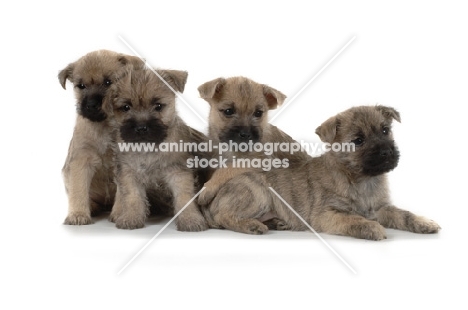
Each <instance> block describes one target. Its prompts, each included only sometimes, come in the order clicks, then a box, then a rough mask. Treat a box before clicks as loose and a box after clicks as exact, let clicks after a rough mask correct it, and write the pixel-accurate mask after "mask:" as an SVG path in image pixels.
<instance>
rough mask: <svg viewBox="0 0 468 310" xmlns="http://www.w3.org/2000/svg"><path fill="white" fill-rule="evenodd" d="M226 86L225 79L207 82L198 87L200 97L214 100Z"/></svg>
mask: <svg viewBox="0 0 468 310" xmlns="http://www.w3.org/2000/svg"><path fill="white" fill-rule="evenodd" d="M225 84H226V79H225V78H217V79H214V80H212V81H209V82H206V83H204V84H202V85H200V86H199V87H198V92H199V93H200V97H202V98H203V99H212V98H214V97H215V96H216V94H219V93H220V92H221V90H222V89H223V86H224V85H225Z"/></svg>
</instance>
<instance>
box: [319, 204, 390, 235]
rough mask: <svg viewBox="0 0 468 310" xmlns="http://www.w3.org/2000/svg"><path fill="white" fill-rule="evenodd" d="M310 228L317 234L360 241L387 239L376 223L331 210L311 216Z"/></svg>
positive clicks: (381, 227)
mask: <svg viewBox="0 0 468 310" xmlns="http://www.w3.org/2000/svg"><path fill="white" fill-rule="evenodd" d="M312 227H314V228H315V229H316V230H317V231H319V232H324V233H328V234H334V235H342V236H351V237H355V238H360V239H368V240H382V239H386V238H387V236H386V233H385V229H384V227H383V226H382V225H380V224H379V223H377V222H376V221H371V220H368V219H366V218H364V217H362V216H360V215H356V214H350V213H347V212H342V211H338V210H336V209H333V208H327V209H325V210H323V211H322V212H320V213H318V214H315V215H313V218H312Z"/></svg>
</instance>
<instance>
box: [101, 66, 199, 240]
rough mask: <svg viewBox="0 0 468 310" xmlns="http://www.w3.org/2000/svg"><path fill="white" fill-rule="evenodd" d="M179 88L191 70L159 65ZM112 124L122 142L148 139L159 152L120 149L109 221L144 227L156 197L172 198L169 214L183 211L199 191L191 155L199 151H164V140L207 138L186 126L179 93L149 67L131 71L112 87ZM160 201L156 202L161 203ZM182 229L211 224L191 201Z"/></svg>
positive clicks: (181, 217) (183, 215) (179, 225)
mask: <svg viewBox="0 0 468 310" xmlns="http://www.w3.org/2000/svg"><path fill="white" fill-rule="evenodd" d="M157 72H158V74H159V75H160V76H161V77H162V78H163V79H164V80H165V81H166V82H167V83H168V84H169V85H170V86H171V88H172V89H173V90H175V91H178V92H183V90H184V88H185V83H186V81H187V72H185V71H176V70H157ZM113 92H114V93H113V99H112V105H113V109H114V112H113V113H114V117H113V121H112V126H113V128H114V129H115V130H116V132H117V142H118V143H119V144H122V143H145V144H152V145H154V146H155V150H154V151H147V152H121V151H119V150H116V170H115V171H116V172H115V173H116V183H117V194H116V199H115V204H114V206H113V208H112V212H111V215H110V220H111V221H113V222H115V224H116V226H117V227H118V228H122V229H136V228H141V227H143V226H144V224H145V221H146V218H147V216H148V214H149V206H150V205H153V204H155V202H154V200H153V199H152V198H154V197H156V198H159V200H162V201H166V202H169V205H170V207H171V208H172V209H171V210H170V213H172V214H173V213H174V211H175V212H179V211H180V210H181V209H182V208H183V207H184V206H185V205H186V204H187V203H188V202H189V201H190V200H191V199H192V198H193V197H194V196H195V193H196V192H195V182H196V180H195V176H194V171H192V170H191V169H189V168H188V167H187V160H188V159H190V158H192V157H194V154H195V153H190V152H184V151H181V150H179V152H163V151H161V150H158V147H160V146H161V143H163V142H164V143H166V144H170V143H175V144H179V143H180V142H181V141H182V142H184V143H202V142H205V143H206V142H207V140H206V139H207V138H206V136H205V135H203V134H202V133H200V132H198V131H196V130H194V129H192V128H190V127H189V126H187V125H186V124H185V123H184V122H183V120H182V119H181V118H180V117H179V116H178V115H177V112H176V106H175V104H176V103H175V98H176V95H175V93H174V92H173V91H172V90H171V89H170V88H169V87H168V86H167V85H166V84H165V83H164V82H163V81H162V80H161V79H160V78H159V77H158V76H157V75H156V74H154V72H152V71H151V70H149V69H143V70H130V71H129V72H128V74H127V75H126V76H125V77H124V78H122V79H121V80H120V81H119V82H117V83H115V85H114V86H113ZM156 203H157V202H156ZM176 224H177V229H178V230H182V231H201V230H206V229H207V228H208V226H207V224H206V222H205V219H204V218H203V216H202V214H201V213H200V210H199V209H198V206H197V205H196V204H195V203H194V202H191V203H190V204H189V205H188V207H187V208H186V209H185V210H184V211H183V212H182V213H181V214H180V215H179V216H178V218H177V221H176Z"/></svg>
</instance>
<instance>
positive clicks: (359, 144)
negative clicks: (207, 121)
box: [209, 106, 440, 240]
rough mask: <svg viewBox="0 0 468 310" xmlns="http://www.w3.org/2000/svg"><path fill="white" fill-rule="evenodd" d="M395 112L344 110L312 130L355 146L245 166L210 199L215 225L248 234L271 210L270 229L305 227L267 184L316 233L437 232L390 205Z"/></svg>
mask: <svg viewBox="0 0 468 310" xmlns="http://www.w3.org/2000/svg"><path fill="white" fill-rule="evenodd" d="M392 120H397V121H400V115H399V113H398V112H397V111H396V110H394V109H393V108H390V107H384V106H361V107H354V108H351V109H349V110H346V111H344V112H342V113H340V114H338V115H336V116H334V117H332V118H330V119H328V120H327V121H326V122H324V123H323V124H322V125H321V126H319V127H318V128H317V130H316V133H317V134H318V135H319V137H320V139H321V140H322V141H324V142H327V143H345V142H346V143H349V146H354V147H355V151H354V152H349V151H343V150H342V151H340V152H333V151H330V152H327V153H325V154H324V155H322V156H321V157H317V158H311V159H310V160H309V161H308V162H306V163H304V164H303V165H302V166H300V167H296V168H291V169H284V170H283V171H279V170H272V171H270V172H266V173H256V172H249V173H246V174H243V175H240V176H237V177H236V178H234V179H232V180H230V181H229V182H228V183H226V185H225V186H223V187H222V188H221V189H220V190H219V193H218V195H217V196H216V197H215V199H214V200H213V202H212V204H211V206H210V208H209V215H210V217H211V218H210V221H214V222H216V223H217V224H218V226H219V227H224V228H227V229H231V230H234V231H239V232H243V233H249V234H263V233H265V232H267V231H268V228H267V227H266V226H265V225H264V224H262V223H261V222H260V221H258V218H260V217H261V216H262V215H263V214H264V213H266V212H273V213H274V214H275V216H276V217H277V218H278V219H280V220H281V223H280V225H279V226H278V227H276V229H284V230H285V229H290V230H304V229H306V226H305V225H304V224H303V222H302V221H301V220H300V219H299V218H298V217H297V216H296V215H294V214H293V212H292V211H291V210H290V209H289V208H288V207H287V206H286V205H285V204H284V203H283V202H282V201H281V200H280V199H279V198H278V197H277V196H276V195H275V194H274V193H273V192H272V191H271V190H270V189H269V187H270V186H271V187H272V188H273V189H274V190H275V191H276V192H277V193H278V194H279V195H280V196H281V197H282V198H283V199H284V200H285V201H286V202H288V204H290V206H291V207H293V208H294V209H295V211H296V212H297V213H298V214H299V215H300V216H301V217H302V218H303V219H304V220H305V221H307V223H308V224H310V225H311V226H312V227H313V228H314V229H315V230H316V231H317V232H325V233H329V234H337V235H344V236H352V237H355V238H362V239H369V240H381V239H385V238H386V233H385V229H384V227H387V228H394V229H400V230H407V231H411V232H415V233H436V232H438V231H439V229H440V227H439V225H437V224H436V223H435V222H433V221H431V220H428V219H425V218H423V217H421V216H417V215H414V214H412V213H411V212H409V211H404V210H401V209H398V208H397V207H395V206H394V205H393V204H392V203H391V200H390V197H389V190H388V185H387V177H386V173H387V172H389V171H391V170H393V169H394V168H395V167H396V166H397V164H398V160H399V151H398V148H397V147H396V145H395V142H394V140H393V135H392V132H391V123H392Z"/></svg>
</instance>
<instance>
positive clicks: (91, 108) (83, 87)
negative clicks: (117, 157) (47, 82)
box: [58, 50, 144, 225]
mask: <svg viewBox="0 0 468 310" xmlns="http://www.w3.org/2000/svg"><path fill="white" fill-rule="evenodd" d="M129 67H144V62H143V61H141V60H140V59H139V58H137V57H134V56H128V55H124V54H120V53H116V52H113V51H108V50H98V51H93V52H90V53H88V54H86V55H85V56H83V57H81V58H80V59H78V60H77V61H75V62H73V63H70V64H69V65H68V66H66V67H65V68H64V69H63V70H61V71H60V72H59V74H58V79H59V82H60V84H61V85H62V87H63V88H64V89H65V88H66V82H67V80H69V81H70V82H72V83H73V86H74V92H75V98H76V108H77V113H78V115H77V118H76V124H75V129H74V131H73V137H72V139H71V141H70V146H69V149H68V155H67V158H66V161H65V165H64V167H63V169H62V173H63V177H64V181H65V189H66V191H67V194H68V200H69V203H68V216H67V217H66V219H65V222H64V224H68V225H85V224H91V223H92V219H91V216H92V215H94V214H96V213H97V212H99V211H101V210H109V209H110V208H111V207H112V204H113V203H114V196H115V191H116V188H115V184H114V182H113V179H114V175H113V169H114V168H113V152H112V144H113V143H114V140H115V139H114V137H113V136H112V130H111V127H110V126H109V115H108V113H107V112H106V108H105V107H104V106H103V102H104V99H105V98H106V97H108V95H109V87H110V86H111V85H112V83H115V82H116V81H118V80H119V79H120V77H121V76H122V75H123V74H124V73H125V70H126V69H128V68H129Z"/></svg>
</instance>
